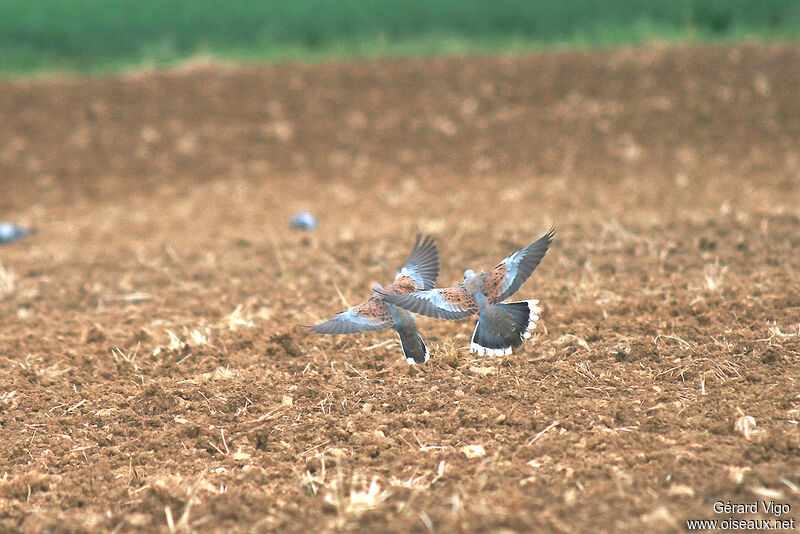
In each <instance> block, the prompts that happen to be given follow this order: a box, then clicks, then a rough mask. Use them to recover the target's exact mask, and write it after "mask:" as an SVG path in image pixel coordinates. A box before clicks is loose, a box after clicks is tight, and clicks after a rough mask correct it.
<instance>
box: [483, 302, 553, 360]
mask: <svg viewBox="0 0 800 534" xmlns="http://www.w3.org/2000/svg"><path fill="white" fill-rule="evenodd" d="M541 311H542V309H541V308H540V307H539V301H538V300H536V299H532V300H520V301H517V302H506V303H503V304H496V305H494V306H492V307H491V309H490V310H488V312H487V313H482V314H481V318H480V319H478V323H477V324H476V325H475V331H474V332H473V333H472V341H471V342H470V344H469V351H470V352H471V353H472V352H477V353H478V355H479V356H483V355H484V354H487V355H489V356H503V355H504V354H511V353H512V352H513V349H514V348H516V347H519V346H520V345H522V342H523V341H524V340H525V339H528V338H529V337H531V332H530V331H531V330H533V329H534V328H536V321H538V320H539V313H541Z"/></svg>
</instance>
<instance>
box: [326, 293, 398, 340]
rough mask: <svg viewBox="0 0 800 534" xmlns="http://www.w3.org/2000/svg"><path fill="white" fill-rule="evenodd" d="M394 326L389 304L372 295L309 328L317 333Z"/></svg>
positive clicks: (359, 330)
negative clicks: (361, 302)
mask: <svg viewBox="0 0 800 534" xmlns="http://www.w3.org/2000/svg"><path fill="white" fill-rule="evenodd" d="M391 326H394V319H392V315H391V313H389V306H388V305H387V304H386V303H385V302H384V301H383V300H382V299H380V298H377V297H372V298H371V299H369V300H368V301H367V302H364V303H363V304H359V305H358V306H353V307H352V308H348V309H346V310H345V311H343V312H342V313H340V314H338V315H337V316H336V317H334V318H333V319H329V320H327V321H325V322H324V323H319V324H315V325H314V326H312V327H311V330H312V331H314V332H316V333H317V334H355V333H357V332H369V331H373V330H383V329H384V328H389V327H391Z"/></svg>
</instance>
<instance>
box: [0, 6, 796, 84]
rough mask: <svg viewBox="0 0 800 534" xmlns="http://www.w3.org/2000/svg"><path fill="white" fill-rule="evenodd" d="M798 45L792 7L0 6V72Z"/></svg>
mask: <svg viewBox="0 0 800 534" xmlns="http://www.w3.org/2000/svg"><path fill="white" fill-rule="evenodd" d="M798 35H800V0H561V1H551V2H548V1H544V0H541V1H522V0H261V1H255V0H225V1H223V0H0V71H2V72H5V73H15V72H16V73H25V72H31V71H35V70H40V69H66V70H78V71H83V72H97V71H105V70H114V69H117V68H120V67H123V66H127V65H133V64H139V63H143V62H145V63H153V64H170V63H174V62H176V61H180V60H183V59H185V58H187V57H191V56H193V55H196V54H206V55H213V56H218V57H223V58H231V59H236V60H256V59H314V58H332V57H353V56H355V57H365V56H367V57H371V56H377V55H430V54H442V53H457V52H485V51H495V50H522V49H530V48H535V47H541V46H554V45H555V46H561V45H564V46H599V45H617V44H623V43H638V42H642V41H648V40H668V41H676V40H677V41H680V40H690V41H706V40H712V41H714V40H736V39H742V38H755V39H766V40H774V39H791V38H796V37H797V36H798Z"/></svg>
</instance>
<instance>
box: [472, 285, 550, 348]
mask: <svg viewBox="0 0 800 534" xmlns="http://www.w3.org/2000/svg"><path fill="white" fill-rule="evenodd" d="M520 302H525V303H527V304H528V309H529V315H528V326H527V329H526V330H525V331H524V332H522V339H530V337H531V330H534V329H535V328H536V321H538V320H539V314H540V313H542V308H540V307H539V299H530V300H523V301H520ZM509 304H513V303H509ZM479 326H480V320H478V322H477V323H476V324H475V330H473V332H472V339H471V340H470V344H469V352H470V354H472V353H477V354H478V356H483V355H484V354H485V355H487V356H507V355H509V354H513V352H514V347H513V346H510V345H509V346H507V347H503V348H488V347H484V346H482V345H480V344H478V343H476V342H475V334H476V332H477V331H478V327H479Z"/></svg>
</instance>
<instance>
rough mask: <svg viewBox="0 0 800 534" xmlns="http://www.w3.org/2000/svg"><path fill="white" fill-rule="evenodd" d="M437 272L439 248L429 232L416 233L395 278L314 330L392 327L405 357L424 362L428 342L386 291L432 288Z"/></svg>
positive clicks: (335, 331)
mask: <svg viewBox="0 0 800 534" xmlns="http://www.w3.org/2000/svg"><path fill="white" fill-rule="evenodd" d="M438 276H439V249H438V248H437V247H436V243H435V242H434V240H433V238H432V237H431V236H427V235H426V236H421V235H418V236H417V240H416V243H415V244H414V249H413V250H412V251H411V256H410V257H409V258H408V261H407V262H406V263H405V265H403V266H402V267H401V268H400V270H399V271H397V274H396V275H395V278H394V282H393V283H392V285H390V286H389V287H388V288H386V289H384V288H383V287H381V286H380V285H376V286H375V287H373V295H372V297H371V298H370V299H369V300H368V301H366V302H363V303H361V304H359V305H358V306H353V307H351V308H348V309H346V310H345V311H343V312H341V313H339V314H338V315H336V317H334V318H333V319H330V320H328V321H325V322H324V323H320V324H317V325H314V326H312V327H310V328H311V330H312V331H314V332H316V333H317V334H355V333H357V332H368V331H375V330H384V329H386V328H394V330H395V331H396V332H397V335H398V336H399V337H400V345H401V347H402V349H403V355H404V356H405V358H406V361H407V362H408V363H409V364H411V365H414V364H418V363H425V362H427V361H428V359H429V358H430V352H429V351H428V346H427V345H425V340H423V339H422V336H420V335H419V331H418V330H417V323H416V322H415V321H414V316H413V315H411V314H410V313H408V312H407V311H406V310H403V309H401V308H398V307H396V306H393V305H391V304H389V302H387V301H386V296H385V295H403V294H406V293H413V292H415V291H420V290H426V289H431V288H433V286H434V285H435V284H436V278H437V277H438Z"/></svg>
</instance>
